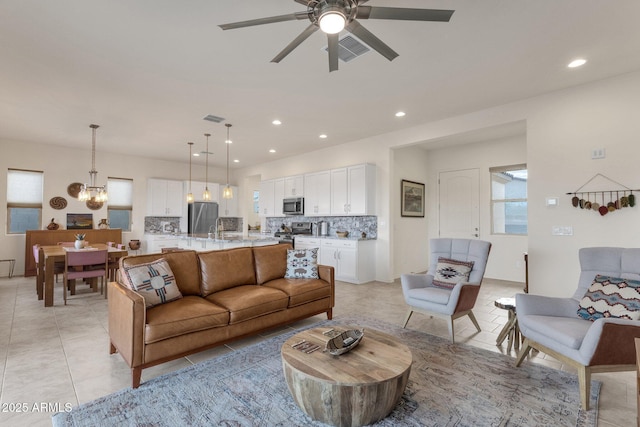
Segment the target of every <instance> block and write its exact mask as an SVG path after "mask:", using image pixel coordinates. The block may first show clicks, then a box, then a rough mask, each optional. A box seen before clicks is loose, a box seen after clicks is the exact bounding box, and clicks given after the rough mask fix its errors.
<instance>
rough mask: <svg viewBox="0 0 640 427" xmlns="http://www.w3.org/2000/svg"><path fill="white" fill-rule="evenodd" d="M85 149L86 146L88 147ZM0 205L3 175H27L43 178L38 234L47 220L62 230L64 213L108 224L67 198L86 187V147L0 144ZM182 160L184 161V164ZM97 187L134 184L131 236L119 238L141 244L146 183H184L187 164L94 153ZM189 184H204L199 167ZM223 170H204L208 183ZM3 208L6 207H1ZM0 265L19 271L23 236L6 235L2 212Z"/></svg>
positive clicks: (104, 214) (3, 193) (222, 178)
mask: <svg viewBox="0 0 640 427" xmlns="http://www.w3.org/2000/svg"><path fill="white" fill-rule="evenodd" d="M87 145H89V144H87ZM0 153H2V155H0V201H2V202H1V203H3V204H4V203H5V202H6V197H7V169H9V168H12V169H29V170H38V171H43V172H44V195H43V204H42V228H46V226H47V225H48V224H49V221H50V220H51V218H55V221H56V222H57V223H58V224H60V226H61V228H65V226H66V217H67V215H66V214H67V213H92V214H93V219H94V224H97V223H98V220H99V219H101V218H107V207H106V205H105V206H104V207H103V208H102V209H100V210H97V211H92V210H90V209H88V208H87V207H86V205H85V204H84V203H81V202H79V201H78V200H76V199H74V198H72V197H71V196H69V195H68V194H67V186H68V185H69V184H71V183H73V182H88V181H89V173H88V171H89V169H91V147H90V145H89V147H88V149H87V150H77V149H71V148H67V147H57V146H52V145H45V144H29V143H24V142H16V141H6V140H0ZM185 160H186V159H185ZM96 169H97V170H98V177H97V181H96V183H97V184H106V182H107V177H109V176H112V177H117V178H130V179H133V200H134V204H133V212H132V214H133V217H132V220H133V225H132V231H131V232H125V233H123V235H122V240H123V242H128V241H129V240H131V239H142V236H143V233H144V217H145V216H146V210H147V178H166V179H176V180H180V181H184V180H187V179H188V177H189V166H188V163H187V161H185V162H184V163H183V162H168V161H161V160H155V159H148V158H142V157H133V156H123V155H114V154H110V153H103V152H100V151H99V150H98V151H97V152H96ZM192 171H193V174H192V175H193V180H194V181H198V180H202V181H204V176H205V171H204V166H199V165H193V168H192ZM225 180H226V172H225V169H220V168H219V169H215V168H213V167H210V168H209V181H210V182H216V181H217V182H225ZM55 196H61V197H64V198H65V199H67V202H68V204H67V207H66V208H65V209H63V210H55V209H53V208H51V207H50V206H49V200H50V199H51V198H52V197H55ZM4 206H5V207H6V204H5V205H4ZM0 222H1V223H2V224H3V230H2V231H1V232H0V259H1V258H16V267H15V274H17V275H19V274H22V273H23V271H24V253H25V236H24V234H19V235H7V234H6V230H7V226H6V225H7V210H6V209H0Z"/></svg>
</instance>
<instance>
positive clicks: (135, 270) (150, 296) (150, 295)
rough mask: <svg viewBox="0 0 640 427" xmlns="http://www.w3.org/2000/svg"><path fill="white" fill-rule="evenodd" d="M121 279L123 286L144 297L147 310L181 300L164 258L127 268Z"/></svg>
mask: <svg viewBox="0 0 640 427" xmlns="http://www.w3.org/2000/svg"><path fill="white" fill-rule="evenodd" d="M122 277H123V281H124V283H125V285H127V286H128V287H129V288H130V289H131V290H134V291H136V292H138V293H139V294H140V295H142V296H143V297H144V302H145V306H146V307H147V308H149V307H153V306H155V305H160V304H164V303H166V302H169V301H173V300H177V299H180V298H182V293H180V289H178V285H177V284H176V278H175V276H174V275H173V272H172V271H171V267H170V266H169V264H168V263H167V261H166V260H165V259H164V258H161V259H159V260H156V261H153V262H149V263H146V264H139V265H136V266H133V267H127V268H125V269H124V272H123V274H122Z"/></svg>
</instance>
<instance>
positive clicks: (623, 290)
mask: <svg viewBox="0 0 640 427" xmlns="http://www.w3.org/2000/svg"><path fill="white" fill-rule="evenodd" d="M578 316H580V317H581V318H583V319H586V320H591V321H594V320H596V319H600V318H602V317H619V318H622V319H629V320H639V319H640V281H638V280H631V279H622V278H619V277H610V276H602V275H600V274H597V275H596V277H595V278H594V279H593V283H592V284H591V286H589V289H588V290H587V293H586V294H585V295H584V297H583V298H582V299H581V300H580V307H579V308H578Z"/></svg>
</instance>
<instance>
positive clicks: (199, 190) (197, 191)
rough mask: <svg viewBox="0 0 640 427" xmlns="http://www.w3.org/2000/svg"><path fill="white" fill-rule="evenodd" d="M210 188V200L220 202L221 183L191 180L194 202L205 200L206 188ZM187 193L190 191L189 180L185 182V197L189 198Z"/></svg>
mask: <svg viewBox="0 0 640 427" xmlns="http://www.w3.org/2000/svg"><path fill="white" fill-rule="evenodd" d="M207 187H208V188H209V193H210V194H211V200H209V201H210V202H218V203H219V200H220V199H219V192H220V185H219V184H217V183H214V182H210V183H208V184H207V183H206V182H204V181H192V182H191V192H192V193H193V201H194V202H205V201H206V200H204V197H202V195H203V194H204V189H205V188H207ZM187 193H189V181H185V182H184V195H185V196H184V197H185V200H187Z"/></svg>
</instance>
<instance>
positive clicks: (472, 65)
mask: <svg viewBox="0 0 640 427" xmlns="http://www.w3.org/2000/svg"><path fill="white" fill-rule="evenodd" d="M367 4H368V5H370V6H394V7H415V8H434V9H455V13H454V14H453V17H452V19H451V22H449V23H428V22H427V23H425V22H409V21H383V20H366V21H361V23H362V24H363V25H364V26H365V27H366V28H367V29H369V30H370V31H372V32H373V33H374V34H375V35H377V36H378V37H379V38H380V39H382V40H383V41H384V42H386V43H387V44H388V45H389V46H391V47H392V48H393V49H395V50H396V51H397V52H398V53H399V54H400V56H399V57H398V58H396V59H395V60H394V61H392V62H389V61H387V60H386V59H385V58H384V57H382V56H381V55H379V54H378V53H376V52H370V53H368V54H366V55H364V56H362V57H360V58H358V59H356V60H354V61H352V62H349V63H346V64H345V63H342V62H340V70H339V71H337V72H333V73H329V71H328V60H327V55H326V53H325V52H324V51H323V50H321V49H322V47H324V46H326V37H325V36H324V35H323V34H322V33H321V32H316V33H315V34H313V35H312V36H311V37H310V38H309V39H308V40H306V41H305V42H304V43H303V44H302V45H301V46H299V47H298V48H297V49H296V50H295V51H293V53H292V54H290V55H289V56H288V57H286V58H285V59H284V60H283V61H282V62H281V63H280V64H275V63H271V62H270V60H271V59H272V58H273V57H274V56H275V55H276V54H277V53H278V52H280V50H282V49H283V48H284V47H285V46H286V45H287V44H288V43H289V42H290V41H291V40H292V39H293V38H294V37H295V36H297V35H298V34H299V33H300V32H302V30H303V29H304V28H306V26H307V25H308V22H307V21H290V22H282V23H276V24H270V25H263V26H256V27H251V28H243V29H237V30H229V31H222V30H221V29H220V28H219V27H218V24H223V23H228V22H235V21H242V20H248V19H254V18H261V17H266V16H272V15H280V14H285V13H291V12H295V11H303V10H304V7H303V6H302V5H300V4H298V3H296V2H294V1H293V0H261V1H257V0H256V1H251V2H249V1H220V0H183V1H176V0H109V1H98V0H56V1H51V0H5V1H2V2H0V139H7V140H12V141H18V142H21V141H26V142H38V143H47V144H56V145H62V146H68V147H83V148H84V147H86V148H89V147H90V142H91V130H90V129H89V124H91V123H97V124H99V125H100V126H101V127H100V129H99V130H98V142H97V149H98V152H100V151H109V152H114V153H123V154H125V153H126V154H134V155H143V156H148V157H155V158H163V159H173V160H178V161H185V162H186V161H187V153H188V148H187V145H186V142H187V141H194V142H195V143H196V145H195V146H194V150H195V151H199V150H204V144H205V138H204V136H203V134H204V133H207V132H210V133H211V134H212V135H213V136H212V138H211V140H210V151H213V152H214V156H213V157H211V158H210V162H211V163H212V164H216V165H220V166H222V165H224V163H225V161H226V159H225V155H224V140H225V127H224V125H223V124H215V123H210V122H206V121H203V120H202V118H203V117H204V116H205V115H207V114H214V115H218V116H222V117H224V118H226V119H227V122H228V123H232V124H233V127H232V128H231V139H232V140H233V141H234V144H233V145H232V147H231V157H232V158H237V159H239V160H240V163H238V165H237V166H236V167H242V166H248V165H253V164H257V163H261V162H265V161H269V160H271V159H276V158H281V157H286V156H291V155H295V154H299V153H303V152H307V151H310V150H314V149H318V148H321V147H324V146H327V145H337V144H342V143H345V142H349V141H354V140H359V139H362V138H367V137H370V136H373V135H379V134H382V133H387V132H391V131H394V130H398V129H401V128H403V127H408V126H415V125H418V124H421V123H425V122H428V121H432V120H436V119H439V118H443V117H447V116H451V115H455V114H461V113H465V112H471V111H475V110H479V109H482V108H486V107H490V106H495V105H500V104H504V103H507V102H510V101H514V100H518V99H523V98H527V97H531V96H535V95H538V94H541V93H545V92H549V91H554V90H558V89H562V88H566V87H570V86H575V85H579V84H583V83H586V82H590V81H594V80H598V79H603V78H607V77H610V76H614V75H619V74H623V73H627V72H631V71H635V70H638V69H640V54H639V53H640V25H638V17H640V2H639V1H637V0H616V1H615V2H611V1H604V0H537V1H531V0H485V1H477V0H446V1H445V0H432V1H428V0H422V1H420V0H371V1H370V2H368V3H367ZM576 57H584V58H586V59H588V60H589V62H588V63H587V64H586V65H585V66H584V67H582V68H579V69H573V70H570V69H568V68H567V67H566V64H567V63H568V62H569V61H570V60H572V59H574V58H576ZM397 110H404V111H406V112H407V115H406V117H404V118H401V119H398V118H396V117H394V113H395V112H396V111H397ZM275 118H278V119H280V120H282V122H283V124H282V125H281V126H279V127H275V126H273V125H272V124H271V121H272V120H273V119H275ZM321 133H326V134H328V136H329V137H328V138H327V139H326V140H320V139H319V138H318V135H319V134H321ZM271 148H273V149H276V150H277V153H275V154H269V153H268V150H269V149H271Z"/></svg>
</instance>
